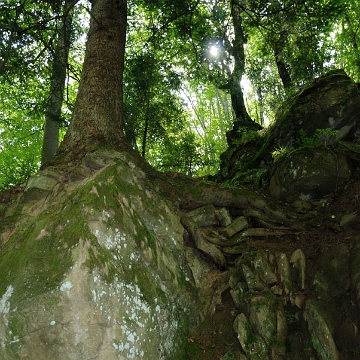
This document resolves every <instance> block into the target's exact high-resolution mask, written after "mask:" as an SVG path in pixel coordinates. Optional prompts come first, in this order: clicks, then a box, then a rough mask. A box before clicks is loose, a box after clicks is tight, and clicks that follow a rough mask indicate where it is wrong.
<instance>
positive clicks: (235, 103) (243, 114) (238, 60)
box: [230, 2, 252, 122]
mask: <svg viewBox="0 0 360 360" xmlns="http://www.w3.org/2000/svg"><path fill="white" fill-rule="evenodd" d="M240 13H241V9H240V8H239V6H238V5H237V4H236V3H235V2H232V8H231V14H232V21H233V26H234V33H235V39H234V42H233V46H232V53H233V56H234V70H233V72H232V76H231V80H230V94H231V102H232V107H233V110H234V113H235V117H236V119H238V120H240V121H242V122H251V121H252V120H251V118H250V116H249V114H248V113H247V110H246V107H245V102H244V95H243V92H242V89H241V84H240V82H241V79H242V76H243V74H244V71H245V52H244V44H245V34H244V30H243V27H242V19H241V15H240Z"/></svg>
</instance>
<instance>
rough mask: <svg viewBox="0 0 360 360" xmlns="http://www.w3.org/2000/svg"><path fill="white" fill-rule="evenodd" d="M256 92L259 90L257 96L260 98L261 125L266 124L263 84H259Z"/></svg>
mask: <svg viewBox="0 0 360 360" xmlns="http://www.w3.org/2000/svg"><path fill="white" fill-rule="evenodd" d="M256 92H257V96H258V99H259V100H258V101H259V113H260V121H261V126H264V125H265V119H264V104H263V96H262V91H261V86H258V88H257V91H256Z"/></svg>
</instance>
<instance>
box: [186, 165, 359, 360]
mask: <svg viewBox="0 0 360 360" xmlns="http://www.w3.org/2000/svg"><path fill="white" fill-rule="evenodd" d="M253 190H254V189H253ZM262 195H263V196H264V197H266V198H267V200H268V201H269V203H271V205H272V206H276V207H278V208H280V209H281V210H282V211H283V212H285V213H286V212H288V211H290V210H291V208H290V205H289V204H286V203H280V202H276V201H273V200H271V198H269V197H268V195H267V194H266V192H265V191H262ZM354 212H357V213H358V217H357V219H356V220H355V222H353V223H352V224H351V225H349V226H345V227H341V226H340V221H341V219H342V217H343V216H344V215H346V214H350V213H354ZM298 222H299V225H300V224H301V225H302V226H303V228H304V230H303V231H300V232H299V233H298V234H294V235H286V236H281V237H275V236H274V237H269V238H267V239H264V238H258V239H256V238H255V239H251V240H248V241H246V242H244V243H243V244H242V245H244V247H245V246H247V247H249V248H256V249H263V250H267V251H269V252H275V251H281V252H284V253H286V254H287V255H288V256H290V255H291V253H292V252H293V251H294V250H296V249H298V248H301V249H302V250H303V252H304V254H305V256H306V259H307V269H306V270H307V276H306V278H307V279H311V278H312V277H313V275H314V274H315V273H316V272H317V271H318V269H319V264H318V261H319V257H320V256H321V254H322V253H323V252H324V249H326V248H328V247H331V246H332V245H334V244H341V243H351V242H352V241H353V239H354V238H355V237H359V236H360V170H357V171H356V172H355V173H354V175H353V177H352V179H351V180H350V182H349V183H348V184H347V186H346V188H345V189H344V190H343V191H341V192H339V193H335V194H332V195H331V196H329V197H328V198H327V199H326V203H325V204H324V205H321V204H318V206H317V207H315V208H314V209H312V210H311V211H310V212H308V213H305V214H299V215H298ZM230 260H233V261H234V260H235V258H234V259H230ZM307 289H308V290H307V293H306V295H307V298H308V299H309V298H311V297H312V296H314V297H315V292H314V291H313V288H312V284H307ZM352 295H353V294H352V293H349V296H348V298H343V299H341V301H339V303H338V304H336V307H335V308H334V311H335V312H337V313H339V314H341V313H343V312H344V311H345V310H344V309H346V311H350V312H352V314H351V315H350V316H351V318H352V319H359V317H360V314H359V309H358V308H357V307H356V306H355V305H354V303H353V297H352ZM236 315H237V310H236V307H235V305H234V303H233V301H232V299H231V296H230V294H229V293H228V292H227V293H224V294H223V303H222V306H219V307H218V308H217V309H216V312H215V314H214V315H213V317H212V318H210V319H208V320H207V322H206V323H203V324H202V325H201V326H200V328H199V329H196V330H195V332H196V335H194V336H193V337H192V338H191V341H192V342H193V343H194V346H193V347H192V349H193V351H194V349H195V350H197V353H196V355H197V356H198V359H204V360H216V359H220V358H221V357H222V356H224V355H225V354H228V355H229V359H231V358H232V357H231V356H232V355H234V359H237V358H239V357H236V355H238V351H240V349H241V348H240V345H239V342H238V340H237V338H236V336H235V332H234V330H233V328H232V324H233V322H234V319H235V317H236ZM288 320H289V319H288ZM357 325H358V328H359V327H360V324H359V323H357ZM288 326H289V327H291V322H290V323H289V324H288ZM294 331H295V332H296V331H298V332H299V336H300V333H301V329H294ZM190 355H191V356H192V355H193V354H189V356H190ZM341 356H342V357H341V359H342V360H356V359H359V358H360V349H358V352H357V351H354V349H349V350H344V349H343V350H342V352H341ZM189 358H190V357H189ZM306 358H307V357H306V356H305V354H304V359H306Z"/></svg>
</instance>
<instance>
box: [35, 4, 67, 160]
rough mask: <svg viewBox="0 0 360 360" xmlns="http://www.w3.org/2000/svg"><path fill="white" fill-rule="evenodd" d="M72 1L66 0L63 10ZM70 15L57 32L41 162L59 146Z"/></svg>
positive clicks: (48, 158)
mask: <svg viewBox="0 0 360 360" xmlns="http://www.w3.org/2000/svg"><path fill="white" fill-rule="evenodd" d="M72 2H73V1H72V0H71V1H69V0H67V1H66V2H65V5H64V12H67V10H68V6H70V3H72ZM71 28H72V16H71V14H70V13H69V12H67V14H66V16H65V18H63V19H62V21H61V23H60V27H59V30H58V31H59V34H58V38H57V44H56V48H55V53H54V60H53V67H52V76H51V80H50V96H49V101H48V103H47V108H46V111H45V124H44V137H43V144H42V151H41V164H42V165H43V164H45V163H46V162H48V161H50V160H51V159H52V158H53V157H54V156H55V154H56V152H57V150H58V147H59V125H60V122H61V107H62V103H63V96H64V88H65V81H66V70H67V64H68V57H69V48H70V41H71V31H72V29H71Z"/></svg>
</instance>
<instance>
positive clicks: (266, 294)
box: [189, 208, 360, 360]
mask: <svg viewBox="0 0 360 360" xmlns="http://www.w3.org/2000/svg"><path fill="white" fill-rule="evenodd" d="M205 210H206V209H198V210H196V211H194V212H190V213H189V214H190V215H193V214H197V213H199V212H200V213H203V214H204V213H205ZM207 210H208V208H207ZM218 211H219V210H218ZM223 211H224V210H223ZM223 211H222V212H223ZM214 213H215V209H214V210H213V211H212V212H210V213H208V216H209V220H210V219H215V218H214ZM242 218H243V217H241V216H240V217H235V218H233V221H232V224H230V225H228V226H227V227H229V226H231V225H233V227H234V229H236V230H234V232H235V233H232V237H235V238H241V237H239V234H241V233H243V232H246V231H248V229H244V227H243V226H239V227H238V228H237V227H236V226H237V225H236V224H237V223H239V222H240V223H241V222H242V220H241V219H242ZM239 219H240V221H239ZM352 219H353V217H352ZM204 221H205V219H203V218H202V219H201V221H200V220H199V223H198V226H199V228H200V225H201V224H204ZM248 226H250V224H249V223H247V225H246V227H248ZM210 227H211V235H212V239H209V236H208V232H207V231H206V228H204V227H203V226H202V231H201V234H202V236H203V239H204V241H209V240H210V241H211V242H212V243H215V240H214V238H215V236H216V234H218V235H217V236H219V237H223V236H224V235H223V233H224V229H226V228H227V227H222V226H221V225H220V223H219V222H218V223H215V222H213V223H212V224H211V226H210ZM197 236H201V235H200V234H197ZM226 241H228V240H226V238H222V241H221V242H220V241H218V244H217V248H218V250H219V251H222V252H223V253H224V255H225V256H226V257H227V258H228V257H229V256H230V258H232V259H235V260H232V262H231V263H228V264H227V266H226V271H224V272H223V273H222V276H220V275H219V272H218V271H217V270H214V268H211V267H209V266H208V265H206V262H205V261H204V259H203V258H201V257H197V261H196V262H195V263H194V262H190V263H189V264H190V268H191V270H192V273H193V274H194V277H196V278H197V279H198V280H197V281H196V286H197V287H198V290H199V293H200V294H201V295H200V299H202V301H203V302H206V303H207V304H209V306H208V307H207V310H208V312H210V313H211V312H212V311H213V312H214V311H215V307H214V304H215V305H218V306H219V305H220V306H221V303H222V299H223V298H224V296H223V295H222V294H224V293H226V292H227V291H229V293H230V295H231V299H232V302H233V306H230V308H231V311H232V313H233V315H234V320H233V323H232V327H233V330H234V332H235V333H236V337H237V339H238V345H240V349H241V350H240V351H239V350H238V351H236V348H237V347H236V346H234V351H229V352H228V353H227V354H226V355H224V356H223V357H222V358H221V359H222V360H227V359H242V360H254V359H259V360H266V359H268V360H278V359H279V360H280V359H282V360H284V359H294V360H297V359H298V360H300V359H320V360H328V359H332V360H339V359H345V358H346V359H355V358H356V355H354V356H352V354H356V352H357V351H358V349H359V346H360V337H359V328H358V320H359V317H358V314H359V309H360V295H359V294H360V275H359V274H360V270H359V269H360V267H359V266H358V265H359V256H360V251H359V249H360V237H355V238H354V240H353V241H352V242H350V243H343V244H338V245H329V246H327V247H324V248H323V249H322V251H321V254H320V255H317V261H316V267H315V268H314V264H313V263H312V265H311V267H312V268H311V269H310V270H309V269H308V259H307V257H306V255H305V253H304V251H307V250H308V249H304V251H303V250H302V249H301V248H298V249H296V250H294V251H291V252H281V251H278V252H274V251H271V250H260V249H256V248H253V247H249V246H246V245H244V246H238V245H239V243H238V242H237V243H236V242H235V243H233V244H232V245H230V244H228V246H225V244H226ZM278 241H280V240H278ZM231 249H232V250H231ZM198 250H200V251H202V249H198ZM194 251H195V250H194ZM193 254H194V255H195V254H196V251H195V252H194V253H193ZM206 255H207V258H212V253H211V252H209V253H208V254H206ZM234 256H235V258H234ZM313 256H315V255H312V257H313ZM199 269H202V270H199ZM199 272H200V273H201V280H199V275H196V274H199ZM210 284H211V285H210ZM204 289H206V291H204ZM209 289H212V294H213V296H210V297H209V295H208V292H209ZM206 294H207V295H206ZM214 298H216V300H215V299H214ZM210 304H211V305H212V306H213V307H211V306H210ZM339 304H341V311H339ZM233 307H235V310H234V309H233ZM200 326H201V325H200ZM234 354H236V355H234Z"/></svg>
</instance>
